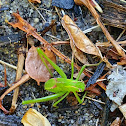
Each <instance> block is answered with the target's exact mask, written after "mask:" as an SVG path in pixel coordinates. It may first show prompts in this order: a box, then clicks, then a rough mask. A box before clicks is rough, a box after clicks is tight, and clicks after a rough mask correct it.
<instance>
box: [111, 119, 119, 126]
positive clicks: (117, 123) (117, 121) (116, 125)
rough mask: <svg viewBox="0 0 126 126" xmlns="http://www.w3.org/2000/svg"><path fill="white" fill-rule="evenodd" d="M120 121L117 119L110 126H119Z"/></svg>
mask: <svg viewBox="0 0 126 126" xmlns="http://www.w3.org/2000/svg"><path fill="white" fill-rule="evenodd" d="M120 123H121V120H120V118H119V117H117V118H116V119H115V120H114V121H113V122H112V124H111V125H110V126H120Z"/></svg>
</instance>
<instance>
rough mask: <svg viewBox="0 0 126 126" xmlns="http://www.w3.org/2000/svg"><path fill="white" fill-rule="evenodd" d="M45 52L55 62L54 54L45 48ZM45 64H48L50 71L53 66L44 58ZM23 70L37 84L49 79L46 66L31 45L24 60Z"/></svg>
mask: <svg viewBox="0 0 126 126" xmlns="http://www.w3.org/2000/svg"><path fill="white" fill-rule="evenodd" d="M45 54H46V55H47V56H48V57H49V58H50V59H51V60H52V61H53V62H55V63H56V58H55V55H54V54H53V53H52V52H51V51H48V50H46V51H45ZM45 62H46V64H47V65H48V67H49V69H50V70H51V71H52V70H53V67H52V66H51V65H50V64H49V63H48V62H47V61H46V60H45ZM25 70H26V71H27V73H28V74H29V76H30V77H31V78H33V79H34V80H36V81H37V83H38V85H39V83H40V82H46V81H47V80H49V79H50V77H51V75H50V73H49V71H48V70H47V68H46V66H45V65H44V64H43V62H42V61H41V59H40V57H39V55H38V52H37V50H36V47H34V46H32V47H31V48H30V49H29V51H28V55H27V58H26V61H25Z"/></svg>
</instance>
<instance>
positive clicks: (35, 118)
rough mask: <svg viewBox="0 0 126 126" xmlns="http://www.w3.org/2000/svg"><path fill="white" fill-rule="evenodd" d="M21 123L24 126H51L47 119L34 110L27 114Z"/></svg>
mask: <svg viewBox="0 0 126 126" xmlns="http://www.w3.org/2000/svg"><path fill="white" fill-rule="evenodd" d="M21 123H23V124H24V126H51V124H50V123H49V121H48V120H47V118H46V117H44V116H43V115H42V114H41V113H39V112H37V111H36V110H35V109H32V108H30V109H29V110H28V111H27V112H26V113H25V115H24V116H23V118H22V120H21Z"/></svg>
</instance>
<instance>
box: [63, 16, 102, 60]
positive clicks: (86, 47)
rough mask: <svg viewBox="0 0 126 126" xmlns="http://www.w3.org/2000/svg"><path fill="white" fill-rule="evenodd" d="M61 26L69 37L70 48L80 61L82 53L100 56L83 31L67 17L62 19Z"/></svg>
mask: <svg viewBox="0 0 126 126" xmlns="http://www.w3.org/2000/svg"><path fill="white" fill-rule="evenodd" d="M62 25H63V27H64V28H65V30H66V31H67V33H68V35H69V38H70V45H71V48H72V50H73V51H74V52H75V56H77V58H78V59H81V58H82V56H83V58H85V56H84V54H83V52H85V53H88V54H93V55H96V56H100V54H99V51H98V50H97V48H96V47H95V45H94V44H93V43H92V42H91V41H90V40H89V39H88V37H87V36H86V35H85V34H84V33H83V31H81V29H80V28H78V27H77V25H76V24H75V23H74V22H73V21H72V19H71V18H70V17H69V16H68V15H64V17H63V18H62ZM79 50H80V51H79ZM80 56H81V57H80ZM83 60H84V59H83Z"/></svg>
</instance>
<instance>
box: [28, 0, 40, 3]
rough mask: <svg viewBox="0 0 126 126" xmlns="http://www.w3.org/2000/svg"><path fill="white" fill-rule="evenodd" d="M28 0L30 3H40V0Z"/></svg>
mask: <svg viewBox="0 0 126 126" xmlns="http://www.w3.org/2000/svg"><path fill="white" fill-rule="evenodd" d="M28 1H29V2H31V3H41V1H40V0H28Z"/></svg>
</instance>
